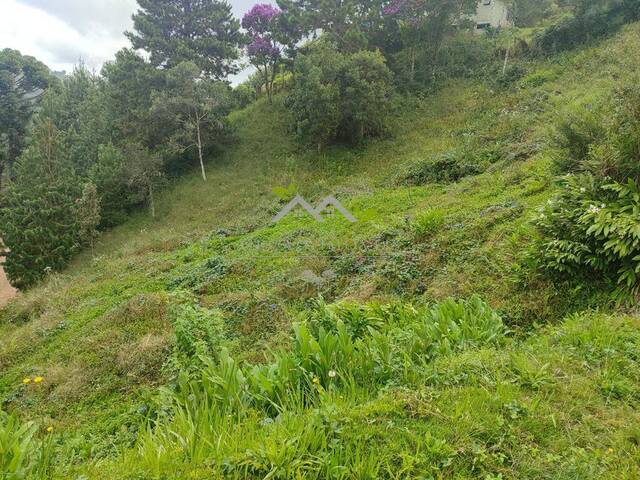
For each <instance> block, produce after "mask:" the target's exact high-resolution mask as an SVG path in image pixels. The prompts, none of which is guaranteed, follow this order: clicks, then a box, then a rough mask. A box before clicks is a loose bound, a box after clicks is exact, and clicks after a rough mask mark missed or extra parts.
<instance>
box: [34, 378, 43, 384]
mask: <svg viewBox="0 0 640 480" xmlns="http://www.w3.org/2000/svg"><path fill="white" fill-rule="evenodd" d="M43 380H44V378H42V377H36V378H34V379H33V383H40V382H42V381H43Z"/></svg>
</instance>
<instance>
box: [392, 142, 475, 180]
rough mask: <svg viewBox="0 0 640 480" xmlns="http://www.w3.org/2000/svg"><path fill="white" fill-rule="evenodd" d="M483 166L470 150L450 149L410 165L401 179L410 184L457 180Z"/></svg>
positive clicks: (473, 173)
mask: <svg viewBox="0 0 640 480" xmlns="http://www.w3.org/2000/svg"><path fill="white" fill-rule="evenodd" d="M482 170H483V167H482V166H481V165H480V164H479V163H478V159H477V158H476V157H475V155H474V154H473V153H472V152H467V151H466V150H450V151H447V152H445V153H443V154H441V155H439V156H437V157H435V158H429V159H427V160H424V161H420V162H416V163H414V164H413V165H410V166H409V168H408V172H407V173H406V174H405V175H404V176H403V178H402V181H403V182H406V183H409V184H411V185H424V184H426V183H450V182H457V181H458V180H460V179H461V178H464V177H468V176H471V175H477V174H478V173H480V172H482Z"/></svg>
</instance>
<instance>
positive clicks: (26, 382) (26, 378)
mask: <svg viewBox="0 0 640 480" xmlns="http://www.w3.org/2000/svg"><path fill="white" fill-rule="evenodd" d="M22 383H24V384H25V385H27V384H29V383H31V379H30V378H29V377H25V378H23V379H22Z"/></svg>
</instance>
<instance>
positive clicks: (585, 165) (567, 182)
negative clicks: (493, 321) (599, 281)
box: [537, 86, 640, 300]
mask: <svg viewBox="0 0 640 480" xmlns="http://www.w3.org/2000/svg"><path fill="white" fill-rule="evenodd" d="M558 145H559V147H560V153H559V155H558V156H557V160H556V166H557V168H558V169H559V170H560V171H564V172H567V171H568V173H567V175H566V177H564V179H563V180H562V182H561V184H560V188H561V189H560V192H559V193H558V194H557V195H556V196H555V197H554V198H553V199H552V200H550V201H549V202H548V204H547V205H546V206H545V207H544V209H543V211H542V213H541V215H540V217H539V219H538V220H537V224H538V226H539V228H540V230H541V231H542V233H543V235H544V240H543V244H542V251H541V258H542V263H543V266H544V267H545V268H546V269H548V270H551V271H556V272H561V273H569V274H576V273H580V274H587V275H588V274H593V273H597V274H599V275H600V276H604V277H605V280H608V281H609V282H610V283H612V284H614V285H617V288H616V291H615V296H616V297H617V298H618V299H619V300H622V299H627V300H628V299H630V298H633V297H637V296H638V295H639V294H640V221H639V220H638V219H640V91H639V90H638V88H637V86H635V87H627V88H621V89H620V90H619V91H618V92H617V95H616V98H615V99H614V102H613V103H612V104H611V105H607V106H606V107H602V109H601V111H598V112H596V113H590V112H587V114H586V115H584V116H582V117H575V118H573V119H572V118H571V117H569V119H567V120H563V121H562V122H561V124H560V126H559V129H558Z"/></svg>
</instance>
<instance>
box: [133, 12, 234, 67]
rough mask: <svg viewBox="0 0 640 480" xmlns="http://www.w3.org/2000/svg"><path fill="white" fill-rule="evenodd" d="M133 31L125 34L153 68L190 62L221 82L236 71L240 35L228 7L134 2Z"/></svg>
mask: <svg viewBox="0 0 640 480" xmlns="http://www.w3.org/2000/svg"><path fill="white" fill-rule="evenodd" d="M138 5H139V6H140V9H139V10H138V12H137V13H135V14H134V15H133V28H134V30H135V31H134V32H133V33H131V32H128V33H127V34H126V35H127V37H128V38H129V40H131V43H132V44H133V47H134V48H135V49H143V50H146V51H147V52H149V53H150V54H151V57H150V60H151V63H152V64H153V65H154V66H156V67H157V66H162V67H169V68H171V67H174V66H176V65H178V64H179V63H181V62H185V61H186V62H194V63H195V64H196V65H197V66H198V68H199V69H200V71H201V72H203V73H204V74H205V75H207V76H213V77H215V78H217V79H224V78H226V77H227V75H229V74H232V73H235V72H237V65H236V61H237V60H238V58H239V57H240V46H241V45H242V43H243V35H242V33H241V32H240V22H238V20H236V19H235V18H234V17H233V14H232V12H231V6H230V5H229V4H228V3H226V2H224V1H218V0H186V1H185V0H169V1H167V0H138Z"/></svg>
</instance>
